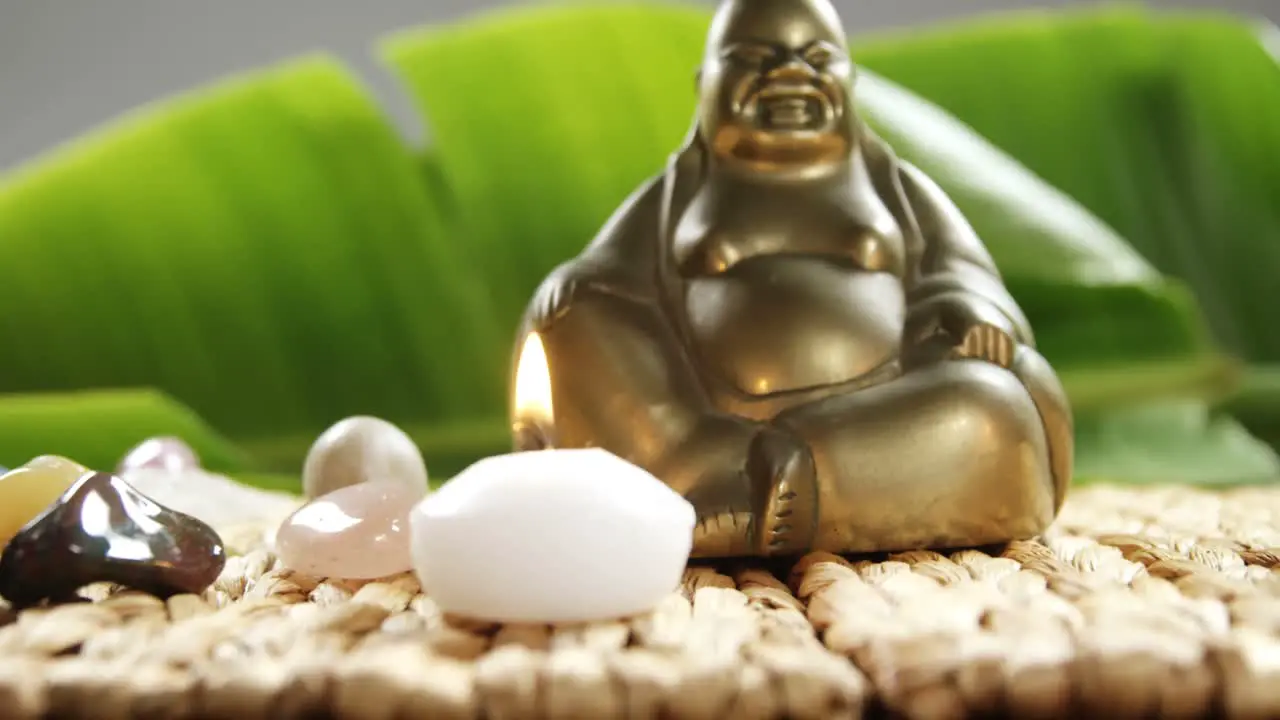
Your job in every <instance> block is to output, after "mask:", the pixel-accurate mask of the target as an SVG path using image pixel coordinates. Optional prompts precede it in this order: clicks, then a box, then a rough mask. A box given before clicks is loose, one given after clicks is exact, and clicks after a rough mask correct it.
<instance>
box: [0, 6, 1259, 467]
mask: <svg viewBox="0 0 1280 720" xmlns="http://www.w3.org/2000/svg"><path fill="white" fill-rule="evenodd" d="M706 20H707V14H706V11H705V10H704V9H701V8H696V9H695V8H684V7H675V6H662V5H612V6H609V7H608V8H590V7H577V8H562V9H557V8H539V9H536V10H521V11H509V12H507V13H505V14H502V15H497V16H493V17H491V18H486V19H477V20H473V21H468V22H466V23H464V24H461V25H455V26H451V27H449V28H447V29H427V30H423V31H413V32H410V33H407V34H403V35H400V36H397V37H395V38H392V39H390V40H389V41H388V42H387V43H386V44H385V45H384V55H385V57H386V58H387V59H388V61H389V63H390V64H391V66H392V67H393V68H394V70H395V71H396V72H397V74H399V75H400V77H401V78H402V79H404V81H405V82H406V85H407V87H408V88H409V89H410V90H411V91H412V93H413V95H414V97H415V98H416V99H417V101H418V103H419V107H420V110H421V111H422V114H423V116H424V118H425V120H426V123H427V125H428V127H429V132H430V135H431V138H432V144H431V146H430V148H429V149H427V150H426V151H424V152H415V151H413V150H412V149H410V148H408V147H406V146H405V144H404V143H403V142H402V141H401V140H400V139H399V138H397V137H396V135H395V134H394V132H393V131H392V129H391V125H390V124H389V122H388V121H387V119H386V118H385V117H384V116H383V115H382V114H381V112H380V111H379V110H378V108H377V107H376V105H375V104H374V103H373V101H372V100H371V99H370V98H369V96H368V94H367V93H366V92H365V91H364V90H363V89H362V88H361V87H360V86H359V84H358V83H357V82H356V81H355V80H354V79H353V77H352V76H351V75H350V74H349V73H348V72H347V71H346V70H344V69H343V68H342V67H341V66H340V65H339V64H337V63H336V62H334V61H333V60H331V59H328V58H325V57H310V58H303V59H300V60H298V61H294V62H290V63H285V64H283V65H280V66H278V67H274V68H269V69H266V70H263V71H260V72H257V73H252V74H249V75H246V76H242V77H239V78H235V79H232V80H230V81H227V82H224V83H221V84H219V85H217V86H214V87H210V88H204V89H201V90H197V91H194V92H193V93H190V94H187V95H185V96H183V97H179V98H176V99H173V100H170V101H167V102H164V103H160V104H158V105H156V106H153V107H150V108H145V109H143V110H141V111H139V112H138V113H137V114H135V115H133V116H131V117H128V118H125V119H123V120H121V121H119V122H117V123H115V124H113V125H111V126H109V127H107V128H104V129H102V130H100V131H97V132H95V133H92V134H90V135H88V136H86V137H85V138H83V139H81V140H79V141H77V142H75V143H72V144H70V145H68V146H66V147H64V148H60V149H58V150H56V151H54V152H53V153H51V154H50V155H48V156H46V157H44V158H41V159H38V160H37V161H36V162H34V163H33V164H31V165H29V166H27V167H24V168H22V169H20V170H19V171H17V172H15V173H13V174H12V175H11V176H9V177H7V178H4V179H3V180H2V181H0V266H3V267H5V268H6V270H7V278H6V285H5V290H6V292H5V293H2V294H0V341H2V342H3V343H4V345H5V348H6V352H5V353H4V354H0V391H6V392H22V393H33V392H51V393H66V392H68V391H72V390H75V389H78V388H102V387H128V386H154V387H158V388H161V389H163V391H164V392H165V393H167V394H168V395H170V396H172V398H173V399H174V400H175V401H176V402H179V403H183V404H185V405H186V406H187V407H190V408H191V409H192V411H193V412H195V413H197V414H198V415H199V416H200V417H201V418H203V419H204V420H205V421H207V423H208V424H209V425H210V426H212V427H214V428H218V429H219V430H220V431H221V432H222V433H224V434H225V435H226V436H227V437H228V438H229V441H228V443H229V444H231V443H233V444H234V447H235V449H236V450H238V451H239V453H241V454H242V455H243V456H244V457H245V458H247V460H246V462H245V464H244V465H243V466H238V467H240V468H241V469H240V471H241V472H243V471H244V470H250V471H255V472H259V473H260V472H263V471H268V472H269V471H284V472H296V469H297V467H298V465H299V463H300V461H301V457H302V455H303V453H305V450H306V447H307V446H308V445H309V444H310V442H311V439H312V438H314V436H315V434H316V433H318V432H319V431H320V430H322V429H323V428H324V427H325V426H327V425H328V424H330V423H331V422H333V421H335V420H337V419H339V418H340V417H342V416H345V415H350V414H355V413H368V414H375V415H380V416H383V417H386V418H388V419H390V420H393V421H395V422H397V423H399V424H401V425H402V426H403V427H405V428H406V429H407V430H408V431H409V432H410V434H411V435H412V436H413V437H414V438H415V439H416V440H417V441H418V442H419V443H420V444H422V446H423V448H424V451H425V452H426V455H427V457H428V462H429V464H430V465H431V467H432V471H433V474H434V475H436V476H437V477H439V476H443V475H447V474H448V473H449V472H451V471H452V470H455V469H457V468H459V467H461V466H462V465H463V464H465V463H466V462H468V461H469V460H471V459H474V458H475V457H477V456H479V455H483V454H486V453H490V452H496V451H501V450H502V449H503V448H504V447H505V445H506V442H507V441H506V431H505V427H504V423H503V420H502V416H503V411H504V394H505V384H506V377H505V374H506V370H507V367H508V363H509V356H508V353H509V351H510V343H511V341H512V340H513V337H512V335H511V333H512V331H513V329H514V326H515V322H516V319H517V317H518V315H519V312H520V310H521V309H522V308H523V304H524V302H525V301H526V299H527V296H528V294H529V293H530V292H531V291H532V289H533V287H534V286H535V285H536V284H537V283H538V281H539V280H540V279H541V277H542V275H543V274H544V273H545V272H546V271H548V270H549V269H550V268H551V267H552V266H554V265H555V264H557V263H558V262H560V261H562V260H563V259H565V258H566V257H568V256H570V255H572V254H573V253H575V252H577V251H578V250H579V249H580V248H581V247H582V245H583V244H584V243H585V242H586V241H587V240H588V239H589V238H590V236H591V235H592V234H593V233H594V232H595V230H596V229H597V228H598V226H599V225H600V223H601V222H603V220H604V219H605V217H606V216H607V215H608V214H609V212H610V211H611V210H612V209H613V208H614V207H615V206H616V205H617V203H619V202H620V201H621V199H622V198H623V197H624V196H625V195H626V194H627V193H628V192H630V190H631V189H632V188H634V186H635V185H637V184H638V183H639V182H641V181H642V180H643V179H644V178H645V177H646V176H648V175H650V174H652V173H653V172H654V171H656V170H657V169H658V168H659V167H660V166H661V164H662V162H663V160H664V158H665V155H666V154H667V153H668V152H669V151H671V150H672V149H673V148H674V147H675V146H676V145H677V144H678V142H679V141H680V139H681V136H682V135H683V133H684V132H685V130H686V129H687V124H688V122H689V119H690V112H691V110H692V102H693V92H692V84H693V82H692V77H693V75H692V71H693V68H694V67H695V65H696V63H697V60H698V56H699V54H700V49H701V48H700V45H701V41H702V35H703V33H704V32H705V29H706ZM879 52H882V53H886V54H888V53H890V52H891V49H888V48H884V47H882V48H881V49H880V50H879ZM904 52H905V50H904ZM887 77H891V76H887ZM860 88H861V93H862V106H863V111H864V113H865V114H866V115H867V117H868V118H869V120H870V121H871V122H872V124H873V125H875V126H876V127H877V129H878V130H879V131H881V132H882V134H884V135H885V136H886V137H887V138H888V139H889V140H890V141H891V142H893V143H894V144H895V146H897V147H899V149H900V150H901V151H902V153H903V154H904V155H905V156H906V157H908V158H909V159H911V160H913V161H915V162H916V163H917V164H919V165H921V166H922V167H923V168H924V169H926V171H928V172H930V173H931V174H933V175H934V176H935V177H936V178H937V179H938V180H939V182H940V183H941V184H942V185H943V186H944V188H946V189H947V190H948V191H949V192H950V193H951V194H952V195H953V196H954V197H955V198H956V200H957V203H958V204H959V205H960V206H961V208H962V209H963V210H964V211H965V212H966V213H967V214H968V215H969V216H970V219H971V220H972V221H973V222H974V224H975V226H976V227H977V228H978V229H979V231H980V232H981V233H982V234H983V236H984V239H985V240H986V241H987V243H988V245H989V246H990V247H991V249H992V251H993V253H994V254H995V255H996V257H997V260H998V262H999V263H1000V266H1001V269H1002V271H1003V272H1004V274H1005V276H1006V279H1007V281H1008V283H1009V285H1010V287H1011V289H1012V290H1013V291H1014V293H1015V295H1017V296H1018V298H1019V300H1020V302H1022V303H1023V305H1024V306H1025V307H1026V309H1027V311H1028V313H1029V314H1030V315H1031V317H1032V320H1033V323H1034V324H1035V327H1036V329H1037V333H1038V336H1039V338H1040V340H1041V343H1042V347H1043V348H1044V350H1045V352H1046V354H1047V355H1048V356H1049V357H1050V359H1051V360H1052V361H1053V362H1054V363H1055V365H1056V366H1057V367H1058V368H1059V369H1060V371H1061V373H1062V375H1063V378H1064V382H1065V383H1066V385H1067V387H1068V390H1069V392H1070V393H1071V395H1072V398H1073V402H1075V403H1076V405H1077V407H1078V408H1080V409H1081V410H1082V412H1084V413H1085V419H1086V426H1087V422H1088V421H1089V417H1093V416H1096V417H1097V418H1099V421H1100V422H1101V421H1103V420H1106V419H1107V418H1110V417H1112V415H1111V414H1110V413H1111V411H1112V410H1114V409H1116V408H1120V409H1123V410H1124V411H1125V412H1129V411H1130V408H1131V407H1133V406H1134V405H1135V404H1137V405H1142V404H1144V403H1146V402H1148V401H1153V400H1156V399H1164V398H1168V397H1191V398H1204V397H1212V396H1215V395H1217V394H1220V393H1221V392H1223V391H1224V389H1225V388H1226V387H1227V386H1228V384H1229V381H1230V379H1231V375H1230V370H1231V367H1230V365H1229V364H1227V363H1225V362H1224V361H1223V359H1222V358H1221V356H1220V355H1219V354H1218V353H1217V352H1216V351H1215V349H1214V346H1213V345H1212V343H1211V342H1210V341H1209V338H1208V336H1207V334H1206V332H1205V328H1204V325H1203V319H1202V317H1201V315H1200V312H1199V310H1198V308H1197V306H1196V304H1195V302H1194V300H1193V298H1192V297H1191V295H1190V294H1189V293H1187V292H1186V289H1185V288H1184V287H1183V286H1182V285H1181V284H1179V283H1177V282H1172V281H1169V280H1167V279H1166V278H1165V277H1164V276H1162V275H1161V274H1160V273H1159V272H1157V271H1156V270H1155V269H1154V268H1153V267H1152V266H1151V265H1150V264H1148V263H1147V262H1146V261H1144V260H1143V259H1142V257H1141V256H1140V255H1138V254H1137V253H1135V252H1134V251H1133V249H1132V248H1131V247H1130V246H1129V245H1128V244H1127V243H1126V242H1125V240H1124V239H1123V238H1122V236H1121V235H1120V234H1119V233H1117V232H1116V231H1114V230H1112V229H1111V227H1110V226H1108V225H1107V223H1105V222H1103V221H1102V220H1100V219H1099V218H1098V217H1096V216H1094V215H1093V214H1091V213H1090V212H1089V211H1088V210H1086V209H1085V208H1084V207H1083V206H1081V205H1080V204H1079V203H1077V202H1076V201H1075V200H1073V199H1072V198H1071V197H1070V196H1069V195H1068V194H1065V193H1063V192H1061V191H1060V190H1057V189H1055V188H1054V187H1053V186H1052V185H1050V184H1049V183H1046V182H1044V181H1043V180H1042V179H1040V178H1039V177H1037V176H1036V175H1034V174H1032V173H1031V172H1030V171H1028V170H1027V169H1026V168H1025V167H1023V166H1022V165H1020V164H1019V163H1018V162H1016V161H1014V160H1013V159H1012V158H1011V157H1010V156H1009V155H1006V154H1004V153H1002V152H1001V151H999V150H998V149H997V148H996V147H995V146H993V145H991V144H990V143H988V142H987V141H986V140H984V139H983V138H982V137H981V136H980V135H978V134H976V133H974V132H973V131H972V130H970V129H969V128H968V127H966V126H965V125H963V124H961V123H958V122H957V121H956V120H954V119H953V118H951V117H949V116H948V115H947V114H946V113H944V112H941V111H940V110H939V109H938V108H937V107H935V106H933V105H932V104H930V103H928V102H926V101H924V100H923V99H921V97H919V96H916V95H912V94H911V93H907V92H904V91H903V90H902V89H901V88H900V87H899V86H898V85H897V84H895V83H894V82H891V81H890V80H888V79H884V78H882V77H880V76H877V75H867V76H866V77H864V78H863V80H862V84H861V86H860ZM61 397H64V398H66V397H67V396H65V395H64V396H61ZM10 402H18V401H17V400H11V399H9V398H6V397H3V396H0V434H3V433H7V432H9V430H10V426H9V425H8V424H6V423H7V422H9V421H7V420H6V417H8V416H7V415H6V414H5V408H6V407H7V406H8V403H10ZM83 402H86V403H88V402H89V400H88V399H85V400H84V401H83ZM58 407H60V408H61V410H60V412H62V413H63V414H64V415H65V416H66V417H67V418H68V422H70V421H71V419H72V418H78V417H92V413H90V412H87V411H85V412H81V411H80V410H79V409H78V408H77V406H76V401H75V400H74V396H72V397H71V399H66V400H65V402H63V403H62V404H61V405H59V406H58ZM1192 407H1193V409H1194V408H1203V404H1202V403H1200V404H1194V403H1193V404H1192ZM1091 414H1092V415H1091ZM179 415H182V417H187V416H186V415H185V413H179ZM117 417H118V423H120V424H121V426H120V428H118V429H119V430H125V429H130V430H133V429H137V428H133V427H131V426H130V425H129V424H130V422H131V421H129V420H128V419H127V417H126V416H125V414H120V415H118V416H117ZM15 422H16V421H15ZM177 422H178V421H177V416H176V415H175V420H174V423H175V427H176V425H177ZM1223 422H1225V423H1227V424H1228V426H1229V424H1230V421H1229V420H1225V421H1223ZM1137 424H1138V425H1140V426H1141V427H1139V428H1138V430H1136V431H1126V432H1139V433H1140V434H1142V433H1145V435H1143V436H1144V437H1147V438H1151V437H1155V438H1156V440H1155V441H1154V442H1155V443H1156V446H1158V445H1159V441H1160V439H1161V438H1164V441H1165V442H1171V443H1177V444H1178V445H1179V447H1183V448H1198V449H1197V450H1196V452H1197V453H1199V457H1203V458H1205V459H1206V463H1207V464H1208V465H1211V466H1212V467H1214V468H1215V469H1216V471H1217V474H1218V476H1228V477H1235V478H1236V479H1243V478H1244V477H1245V476H1246V475H1248V476H1253V475H1256V474H1259V473H1261V474H1267V472H1270V471H1274V469H1275V459H1274V456H1272V455H1271V454H1270V453H1269V451H1266V450H1265V449H1264V448H1260V447H1258V446H1257V444H1256V443H1252V444H1251V443H1249V442H1234V441H1231V442H1228V441H1224V440H1223V439H1222V438H1223V437H1224V436H1231V437H1235V436H1234V435H1232V432H1234V431H1233V430H1232V431H1231V432H1227V433H1225V435H1224V433H1223V432H1219V431H1217V428H1219V427H1222V425H1214V426H1213V427H1210V426H1209V425H1208V424H1207V423H1206V424H1204V425H1203V426H1201V427H1200V429H1199V430H1196V429H1195V426H1187V425H1183V426H1181V429H1180V430H1179V432H1176V433H1173V432H1170V433H1160V432H1155V433H1154V435H1153V433H1152V431H1150V429H1149V428H1148V427H1147V426H1146V425H1142V424H1141V423H1137ZM1132 425H1134V423H1128V424H1126V423H1114V424H1112V425H1107V427H1118V428H1121V430H1124V429H1125V428H1127V427H1129V426H1132ZM72 426H73V425H68V427H72ZM1186 427H1192V430H1190V431H1188V430H1186ZM147 429H148V431H152V430H154V431H156V432H168V431H171V430H170V429H169V428H167V427H166V428H153V427H151V426H147ZM1228 429H1229V430H1230V427H1228ZM57 432H62V431H61V430H57V429H56V428H52V429H51V430H50V434H49V435H48V436H47V437H42V436H37V435H26V436H23V435H21V434H18V433H11V435H12V436H13V437H18V438H22V440H21V442H17V443H16V444H11V445H2V444H0V453H3V454H2V455H0V462H8V463H10V464H12V463H14V462H20V461H22V460H24V459H26V456H30V455H32V454H36V453H37V452H44V451H46V450H45V449H44V447H45V446H46V445H51V444H57V446H58V447H67V448H68V449H67V450H66V451H65V452H66V454H71V455H73V456H74V455H76V454H77V448H76V447H75V446H74V443H73V444H72V445H67V444H66V442H67V441H66V437H65V436H66V433H65V432H62V434H61V435H57V434H56V433H57ZM1117 432H1120V431H1108V437H1116V436H1117ZM123 434H126V433H122V435H123ZM133 434H136V433H133ZM84 435H85V437H84V439H83V441H82V442H83V443H84V452H86V453H87V452H89V451H90V449H91V448H92V447H96V446H94V445H92V443H93V442H96V439H91V438H90V437H89V436H91V435H93V433H92V432H91V431H88V430H86V431H85V432H84ZM129 436H130V437H132V435H129ZM102 437H114V436H110V435H107V434H105V433H104V434H103V435H102ZM54 440H57V441H58V443H61V444H58V443H54ZM1113 445H1114V443H1111V444H1108V443H1094V444H1092V445H1084V446H1082V447H1083V448H1084V449H1083V450H1082V455H1083V457H1082V466H1083V467H1086V468H1089V469H1090V471H1091V472H1095V473H1098V474H1107V473H1108V472H1109V469H1110V470H1115V471H1116V473H1113V474H1119V475H1121V476H1122V475H1123V473H1124V472H1128V471H1130V470H1131V469H1132V468H1133V465H1134V463H1132V462H1131V460H1130V459H1129V458H1127V457H1122V456H1117V457H1116V459H1115V461H1114V462H1113V461H1112V457H1111V456H1112V455H1115V453H1116V451H1115V450H1114V448H1113ZM123 449H124V447H123V446H122V447H121V448H120V450H121V451H122V450H123ZM93 452H95V453H96V452H99V451H98V450H94V451H93ZM215 454H216V453H215ZM235 455H236V453H235V452H233V451H228V453H227V456H228V457H234V456H235ZM1158 455H1159V453H1158V452H1157V453H1153V457H1154V459H1155V460H1156V461H1159V459H1160V458H1159V457H1158ZM94 457H98V455H94ZM103 462H104V463H105V460H104V461H103ZM1154 464H1155V466H1156V467H1157V468H1159V467H1160V466H1161V465H1162V464H1163V465H1166V466H1167V465H1169V463H1168V462H1166V463H1161V462H1155V463H1154ZM1233 468H1234V470H1235V471H1234V472H1233ZM246 477H249V476H248V475H246ZM260 477H265V476H260ZM1189 479H1192V480H1194V479H1195V478H1189ZM278 482H279V481H278V479H276V480H271V483H272V484H278Z"/></svg>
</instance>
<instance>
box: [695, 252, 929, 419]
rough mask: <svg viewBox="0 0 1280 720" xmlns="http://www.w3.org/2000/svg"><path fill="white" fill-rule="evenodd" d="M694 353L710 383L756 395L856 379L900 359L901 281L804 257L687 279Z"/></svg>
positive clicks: (768, 259) (753, 262)
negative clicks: (715, 381)
mask: <svg viewBox="0 0 1280 720" xmlns="http://www.w3.org/2000/svg"><path fill="white" fill-rule="evenodd" d="M685 298H686V311H687V314H688V327H689V332H690V336H691V337H690V340H691V343H692V345H693V348H692V349H693V351H694V354H695V355H696V356H697V357H698V359H699V360H700V361H701V363H702V365H703V367H704V369H705V370H706V371H708V372H709V374H710V375H711V376H712V377H715V378H717V379H718V380H720V381H721V382H724V383H726V384H728V385H729V386H731V387H732V388H733V389H735V390H737V391H738V392H740V393H742V394H745V395H747V396H750V397H757V398H763V397H766V396H770V395H775V394H778V393H792V392H797V391H805V390H812V389H815V388H821V387H828V386H832V385H837V384H841V383H847V382H850V381H852V380H855V379H857V378H859V377H861V376H863V375H866V374H867V373H869V372H871V371H872V370H874V369H876V368H878V367H880V366H881V365H883V364H884V363H886V362H887V361H889V360H891V359H892V358H893V357H894V356H896V354H897V350H898V344H899V341H900V336H901V333H902V324H903V319H904V300H903V293H902V285H901V283H900V281H899V280H898V279H897V278H896V277H894V276H892V275H889V274H886V273H871V272H866V271H862V270H859V269H855V268H850V267H841V266H839V265H837V264H835V263H833V262H830V261H827V260H823V259H818V258H812V257H803V256H778V255H773V256H762V257H757V258H753V259H750V260H746V261H744V262H741V263H739V264H737V265H735V266H734V267H732V268H731V269H730V270H729V271H727V272H726V273H724V274H722V275H718V276H715V277H703V278H696V279H692V280H689V281H688V285H687V288H686V296H685Z"/></svg>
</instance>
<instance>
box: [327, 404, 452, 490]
mask: <svg viewBox="0 0 1280 720" xmlns="http://www.w3.org/2000/svg"><path fill="white" fill-rule="evenodd" d="M384 480H385V481H390V482H400V483H405V484H407V485H409V486H410V487H413V488H416V489H420V490H421V491H422V493H423V494H426V492H427V465H426V463H425V462H424V461H423V459H422V453H421V452H420V451H419V450H418V446H417V445H416V444H414V442H413V440H412V439H410V438H409V436H408V435H406V434H405V433H404V431H403V430H401V429H400V428H398V427H396V426H395V425H392V424H391V423H389V422H387V421H386V420H381V419H379V418H375V417H367V416H363V415H359V416H356V417H349V418H347V419H345V420H342V421H340V422H338V423H337V424H335V425H334V426H333V427H331V428H329V429H328V430H325V431H324V432H323V433H322V434H321V435H320V437H318V438H316V441H315V443H314V444H312V446H311V449H310V450H309V451H308V452H307V459H306V461H305V462H304V463H303V466H302V492H303V494H305V495H306V496H307V497H308V498H312V499H314V498H318V497H321V496H323V495H328V494H329V493H331V492H333V491H334V490H338V489H340V488H344V487H347V486H349V485H356V484H358V483H362V482H369V481H375V482H382V481H384Z"/></svg>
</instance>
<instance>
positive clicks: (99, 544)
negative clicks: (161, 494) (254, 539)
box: [0, 473, 226, 605]
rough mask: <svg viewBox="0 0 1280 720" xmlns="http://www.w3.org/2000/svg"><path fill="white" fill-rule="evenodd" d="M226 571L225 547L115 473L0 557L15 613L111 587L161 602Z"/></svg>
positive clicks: (87, 482) (40, 521)
mask: <svg viewBox="0 0 1280 720" xmlns="http://www.w3.org/2000/svg"><path fill="white" fill-rule="evenodd" d="M225 563H226V555H225V553H224V551H223V547H222V540H221V538H219V537H218V534H217V533H216V532H214V530H213V529H212V528H210V527H209V526H208V525H206V524H205V523H203V522H200V521H199V520H196V519H195V518H192V517H190V516H187V515H183V514H182V513H179V512H176V511H173V510H170V509H168V508H165V507H162V506H160V505H158V504H156V503H155V502H153V501H152V500H150V499H149V498H147V497H146V496H144V495H142V494H141V493H139V492H138V491H137V490H135V489H134V488H133V487H132V486H130V485H129V484H128V483H126V482H125V481H124V480H121V479H120V478H118V477H115V476H114V475H111V474H109V473H94V474H92V475H86V476H84V477H83V478H81V479H80V480H78V481H77V482H76V483H75V484H74V485H72V486H71V488H70V489H69V490H67V492H66V493H64V494H63V495H62V497H61V498H59V499H58V501H57V502H56V503H54V504H53V505H52V506H51V507H50V508H49V509H47V510H46V511H45V512H44V513H42V514H41V515H39V516H37V517H36V518H35V519H33V520H32V521H31V522H30V523H28V524H27V525H26V526H25V527H23V528H22V530H20V531H19V532H18V534H17V535H15V536H14V537H13V539H12V540H11V541H10V542H9V544H8V546H6V547H5V549H4V553H3V555H0V596H3V597H4V598H5V599H7V600H8V601H10V602H11V603H13V604H15V605H25V604H33V603H37V602H39V601H41V600H44V599H62V598H66V597H70V596H71V595H72V594H73V593H75V591H76V590H78V589H79V588H81V587H84V586H85V585H88V584H91V583H96V582H111V583H116V584H119V585H124V586H127V587H130V588H133V589H136V590H142V591H144V592H149V593H152V594H154V595H158V596H161V597H165V596H169V595H174V594H178V593H199V592H202V591H203V590H204V589H205V588H207V587H208V586H209V585H210V584H211V583H212V582H213V581H214V580H216V579H217V577H218V574H219V573H221V572H222V567H223V565H224V564H225Z"/></svg>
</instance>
